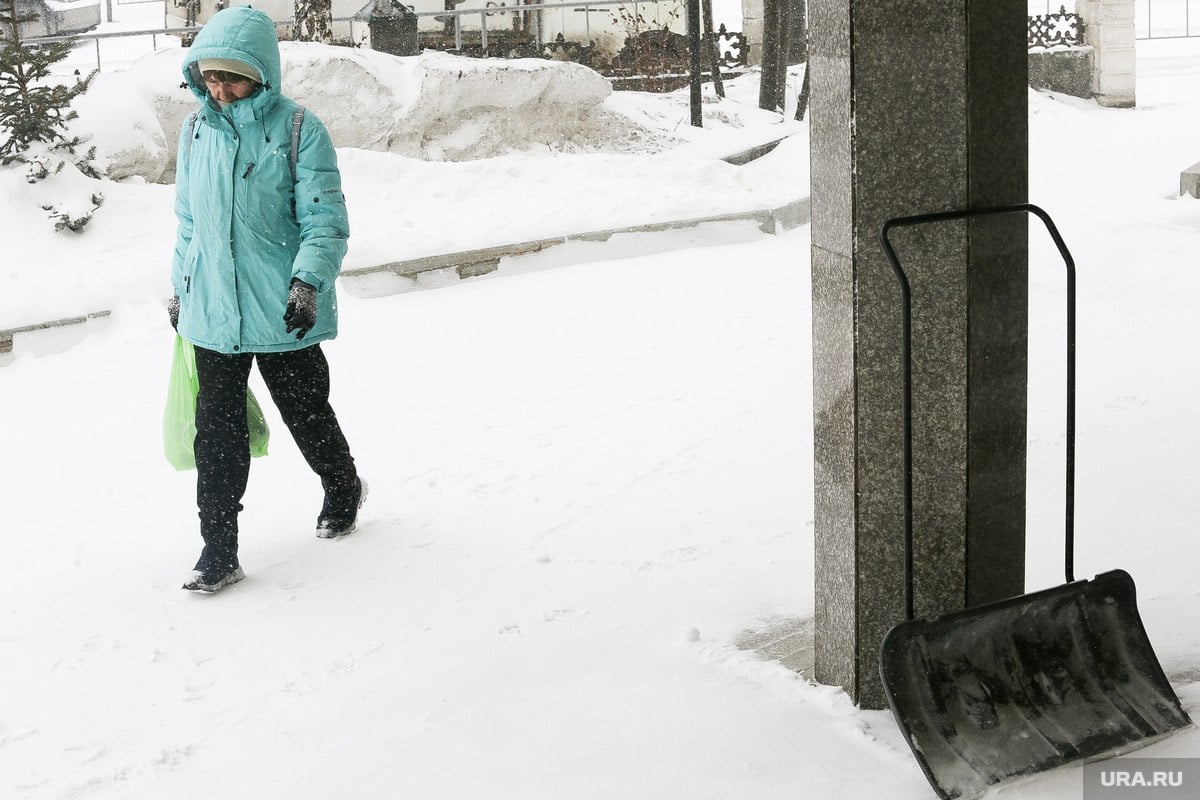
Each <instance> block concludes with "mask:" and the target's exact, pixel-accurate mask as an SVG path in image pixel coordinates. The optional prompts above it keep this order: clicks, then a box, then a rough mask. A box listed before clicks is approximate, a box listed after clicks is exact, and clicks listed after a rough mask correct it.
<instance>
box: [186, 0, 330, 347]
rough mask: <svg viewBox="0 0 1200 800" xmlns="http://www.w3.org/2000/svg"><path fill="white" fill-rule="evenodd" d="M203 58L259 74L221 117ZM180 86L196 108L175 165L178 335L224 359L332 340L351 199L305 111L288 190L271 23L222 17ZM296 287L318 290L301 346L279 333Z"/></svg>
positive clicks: (251, 15)
mask: <svg viewBox="0 0 1200 800" xmlns="http://www.w3.org/2000/svg"><path fill="white" fill-rule="evenodd" d="M206 58H228V59H236V60H238V61H243V62H245V63H247V64H250V65H252V66H254V67H255V68H256V69H257V70H258V71H259V73H260V74H261V75H262V76H263V85H262V88H261V89H259V91H258V92H256V93H255V94H254V95H252V96H250V97H247V98H245V99H244V100H239V101H237V102H235V103H232V104H230V105H228V106H227V107H226V108H225V109H223V110H222V109H221V108H220V106H219V105H217V103H216V102H215V101H213V100H212V99H211V98H209V96H208V93H207V91H206V89H205V87H204V79H203V77H202V76H201V75H200V70H199V68H198V67H197V64H196V62H197V61H199V60H200V59H206ZM183 76H184V80H185V81H186V82H187V85H188V86H189V87H191V90H192V93H193V94H195V95H196V97H197V98H198V99H199V100H200V102H201V104H202V105H201V107H200V110H199V111H198V112H197V117H196V123H195V125H194V126H192V129H191V130H190V131H189V126H188V124H187V123H186V122H185V124H184V126H183V130H182V131H181V132H180V135H179V150H178V154H177V158H178V161H177V166H176V174H175V214H176V216H177V217H178V218H179V235H178V238H177V240H176V244H175V257H174V261H173V264H172V269H171V282H172V284H173V285H174V287H175V293H176V294H177V295H178V296H179V301H180V304H179V334H180V335H181V336H182V337H183V338H184V339H187V340H188V341H190V342H191V343H192V344H194V345H197V346H199V347H203V348H206V349H209V350H215V351H217V352H220V353H278V352H284V351H288V350H298V349H300V348H303V347H309V346H310V345H312V344H314V343H316V342H320V341H322V340H325V339H332V338H333V337H334V336H336V335H337V298H336V295H335V292H334V282H335V281H336V279H337V276H338V272H339V271H340V269H341V264H342V258H343V257H344V256H345V255H346V239H347V238H348V237H349V235H350V228H349V222H348V220H347V217H346V199H345V196H344V195H343V194H342V182H341V176H340V174H339V173H338V168H337V156H336V154H335V153H334V149H333V143H332V142H331V141H330V139H329V134H328V132H327V131H326V130H325V126H324V125H323V124H321V121H320V120H319V119H317V117H316V116H315V115H314V114H313V113H312V112H311V111H306V113H305V116H304V123H303V125H302V126H301V129H300V146H299V151H298V154H297V156H298V157H297V164H296V181H295V184H294V185H293V183H292V174H291V169H290V166H289V163H288V162H289V155H290V152H291V139H292V113H293V112H294V111H295V110H296V109H297V108H299V106H298V105H297V104H296V103H295V102H294V101H292V100H290V99H288V98H286V97H284V96H283V95H282V94H281V93H280V90H279V83H280V67H279V44H278V41H277V39H276V37H275V25H274V23H272V22H271V19H270V17H268V16H267V15H266V14H264V13H263V12H261V11H258V10H255V9H251V8H247V7H244V6H239V7H236V8H227V9H224V10H222V11H219V12H218V13H216V14H214V15H213V17H212V19H210V20H209V22H208V24H207V25H205V26H204V29H203V30H201V31H200V33H199V34H198V35H197V36H196V40H195V42H194V43H193V44H192V46H191V48H190V50H189V52H188V55H187V57H186V58H185V59H184V62H183ZM189 139H190V141H189ZM292 278H299V279H300V280H302V281H304V282H305V283H308V284H311V285H312V286H315V287H316V288H317V322H316V326H315V327H313V329H312V330H311V331H309V332H308V333H307V334H306V335H305V336H304V338H303V339H300V340H297V339H296V334H295V332H292V333H287V332H286V330H285V328H286V326H285V325H284V322H283V314H284V311H285V310H286V308H287V296H288V289H289V287H290V286H291V282H292Z"/></svg>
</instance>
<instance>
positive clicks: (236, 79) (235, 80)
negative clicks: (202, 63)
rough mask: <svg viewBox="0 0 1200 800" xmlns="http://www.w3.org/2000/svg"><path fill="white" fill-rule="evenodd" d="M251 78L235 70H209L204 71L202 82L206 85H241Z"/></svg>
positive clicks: (249, 81) (248, 81)
mask: <svg viewBox="0 0 1200 800" xmlns="http://www.w3.org/2000/svg"><path fill="white" fill-rule="evenodd" d="M251 82H252V81H251V79H250V78H247V77H246V76H245V75H238V74H237V73H236V72H225V71H224V70H219V69H217V70H210V71H208V72H206V73H204V83H205V84H207V85H208V86H216V85H217V84H218V83H219V84H222V85H224V86H241V85H243V84H246V83H251Z"/></svg>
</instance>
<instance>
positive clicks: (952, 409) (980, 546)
mask: <svg viewBox="0 0 1200 800" xmlns="http://www.w3.org/2000/svg"><path fill="white" fill-rule="evenodd" d="M1026 16H1027V11H1026V8H1025V4H1024V3H1023V2H1017V0H992V1H991V2H986V3H984V2H969V0H810V3H809V51H810V58H811V61H810V63H811V65H812V76H813V77H812V86H811V89H812V95H811V114H812V117H811V120H812V121H811V126H812V128H811V160H812V270H813V349H814V353H813V359H814V415H815V448H816V453H815V457H816V469H815V473H816V593H817V597H816V619H815V636H816V677H817V679H818V680H820V681H822V682H824V683H829V684H836V685H841V686H843V687H844V688H845V689H846V690H847V691H848V692H849V693H850V695H851V697H852V698H854V699H855V701H856V702H858V703H860V704H861V705H863V706H864V707H867V708H880V707H883V704H884V697H883V693H882V689H881V685H880V681H879V672H878V666H877V665H878V654H879V643H880V641H881V640H882V638H883V636H884V634H885V633H886V632H887V630H888V629H889V628H890V627H891V626H892V625H894V624H895V623H897V622H900V621H901V620H902V619H903V615H904V603H903V597H904V585H903V546H902V530H903V503H902V494H901V491H902V485H903V484H902V474H901V438H900V425H901V420H900V416H899V409H900V392H901V370H900V351H899V343H900V321H901V316H900V295H899V290H898V287H897V285H896V282H895V279H894V277H893V274H892V271H891V268H890V267H889V266H888V263H887V260H886V259H885V257H884V255H883V251H882V249H881V248H880V245H879V242H878V232H879V229H880V226H881V225H882V224H883V222H884V221H885V220H886V219H888V218H890V217H895V216H904V215H909V214H916V213H922V212H930V211H942V210H949V209H954V208H962V207H967V206H985V205H997V204H1003V203H1020V202H1025V200H1026V199H1027V172H1028V157H1027V149H1028V126H1027V112H1026V103H1027V97H1026V92H1027V88H1026V83H1027V61H1026V31H1027V22H1026ZM1026 231H1027V220H1025V219H1024V218H1022V217H1020V216H1013V217H1000V218H990V219H988V220H985V221H977V222H971V223H965V222H956V223H944V224H941V225H938V226H936V227H931V228H925V229H904V230H902V231H897V233H896V235H895V238H894V240H893V241H894V243H895V244H896V246H897V249H898V251H899V253H900V257H901V259H902V263H904V265H905V266H906V268H907V269H908V272H909V276H910V281H911V282H912V285H913V300H914V303H913V319H914V325H913V346H914V398H913V408H914V415H913V416H914V423H913V424H914V446H913V451H914V454H913V462H914V492H913V494H914V515H915V531H916V536H915V548H914V550H915V562H916V581H915V586H916V612H917V614H918V616H932V615H937V614H941V613H944V612H948V611H951V610H955V609H959V608H963V607H965V606H969V605H978V604H979V603H982V602H989V601H992V600H995V599H1000V598H1002V597H1007V596H1011V595H1014V594H1019V593H1020V592H1021V591H1022V590H1023V587H1024V524H1025V405H1026V403H1025V397H1026V393H1025V381H1026V369H1025V365H1026V356H1025V353H1026V331H1027V319H1026V305H1027V301H1026V292H1027V254H1026V246H1027V244H1026V243H1027V236H1026Z"/></svg>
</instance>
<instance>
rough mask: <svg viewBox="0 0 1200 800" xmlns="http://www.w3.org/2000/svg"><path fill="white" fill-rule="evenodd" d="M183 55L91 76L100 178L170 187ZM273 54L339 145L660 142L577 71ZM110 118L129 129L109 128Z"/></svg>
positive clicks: (418, 148)
mask: <svg viewBox="0 0 1200 800" xmlns="http://www.w3.org/2000/svg"><path fill="white" fill-rule="evenodd" d="M186 52H187V51H185V50H182V49H171V50H162V51H159V52H157V53H154V54H152V55H149V56H146V57H144V58H142V59H140V60H138V61H137V62H135V63H134V64H133V66H132V67H131V68H130V69H128V70H125V71H121V72H111V73H104V74H101V75H98V76H97V77H96V79H95V82H94V83H93V85H92V88H91V89H90V90H89V91H88V92H87V95H86V96H85V97H84V98H81V100H80V102H79V104H78V111H79V116H80V119H79V121H78V122H77V123H76V126H75V128H74V130H75V131H76V132H77V133H80V134H82V135H84V136H85V137H94V143H95V144H96V145H97V149H98V152H99V155H100V160H101V163H102V164H103V165H104V167H105V168H106V170H107V174H108V176H109V177H111V178H114V179H120V178H125V177H129V176H131V175H138V176H141V177H143V178H145V179H146V180H149V181H170V180H172V173H173V166H174V159H175V143H176V141H177V140H178V139H177V137H178V135H179V130H180V127H181V126H182V125H183V122H184V120H185V119H186V117H187V115H188V114H190V113H191V111H192V110H193V109H194V108H195V107H196V100H195V98H194V97H193V96H192V94H191V92H190V91H188V90H187V89H186V88H184V87H183V86H182V85H181V84H182V81H181V79H180V65H181V64H182V62H183V59H184V56H185V53H186ZM280 52H281V57H282V63H283V85H284V93H285V94H287V95H288V96H289V97H292V98H293V99H295V100H296V101H297V102H299V103H301V104H302V105H304V106H306V107H308V108H310V109H312V111H313V112H314V113H315V114H316V115H317V116H319V117H320V118H321V121H322V122H324V123H325V124H326V126H327V127H328V128H329V131H330V134H331V135H332V137H333V140H334V143H335V144H336V145H337V146H338V147H354V148H360V149H364V150H380V151H387V152H392V153H396V154H399V155H404V156H408V157H410V158H419V159H423V160H431V161H466V160H472V159H479V158H488V157H491V156H496V155H502V154H505V153H511V152H519V151H523V150H527V149H529V148H531V147H533V148H539V149H550V150H555V151H567V152H579V151H582V152H597V151H600V150H610V149H613V145H614V143H615V144H616V149H618V150H627V149H631V148H632V149H645V148H646V147H650V148H651V149H661V147H662V146H661V144H659V142H660V140H663V139H664V138H665V137H661V136H657V135H655V134H652V133H650V132H649V131H647V130H646V129H644V128H642V127H641V126H640V125H638V124H637V123H635V122H634V121H632V120H631V119H629V118H628V117H626V116H624V115H621V114H615V113H612V112H610V111H608V110H606V109H605V108H604V106H603V104H604V101H605V99H606V98H607V97H608V96H609V94H610V93H611V91H612V89H611V87H610V86H609V84H608V81H606V80H604V78H602V77H600V75H598V74H597V73H595V72H593V71H592V70H590V69H588V68H587V67H584V66H581V65H579V64H573V63H570V62H560V61H547V60H543V59H521V60H511V61H510V60H497V59H488V60H481V59H472V58H464V57H461V56H454V55H450V54H447V53H436V52H432V51H431V52H426V53H423V54H422V55H420V56H412V57H407V58H401V57H398V56H393V55H389V54H387V53H379V52H375V51H373V50H358V49H351V48H344V47H331V46H327V45H320V44H310V43H298V42H283V43H281V44H280ZM114 116H115V117H116V118H118V119H123V120H127V121H128V125H129V128H130V129H131V130H126V129H125V128H124V126H122V127H121V128H114V126H113V125H112V120H113V118H114ZM117 131H119V134H118V135H115V136H114V135H113V134H114V132H117Z"/></svg>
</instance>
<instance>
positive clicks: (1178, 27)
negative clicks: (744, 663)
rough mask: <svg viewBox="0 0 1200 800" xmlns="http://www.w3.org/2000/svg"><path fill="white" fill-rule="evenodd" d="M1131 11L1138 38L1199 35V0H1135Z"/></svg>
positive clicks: (1178, 37)
mask: <svg viewBox="0 0 1200 800" xmlns="http://www.w3.org/2000/svg"><path fill="white" fill-rule="evenodd" d="M1133 13H1134V25H1135V26H1136V28H1137V38H1139V39H1182V38H1186V37H1190V36H1200V0H1135V2H1134V11H1133Z"/></svg>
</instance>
